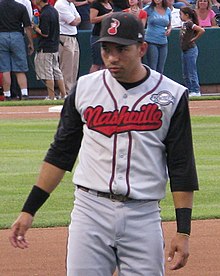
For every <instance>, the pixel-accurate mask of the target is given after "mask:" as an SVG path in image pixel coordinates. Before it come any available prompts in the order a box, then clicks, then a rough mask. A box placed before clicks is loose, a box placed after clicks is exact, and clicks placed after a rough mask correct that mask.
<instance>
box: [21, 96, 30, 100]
mask: <svg viewBox="0 0 220 276" xmlns="http://www.w3.org/2000/svg"><path fill="white" fill-rule="evenodd" d="M28 99H29V97H28V95H22V96H21V100H22V101H27V100H28Z"/></svg>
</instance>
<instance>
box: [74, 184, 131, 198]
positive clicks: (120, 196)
mask: <svg viewBox="0 0 220 276" xmlns="http://www.w3.org/2000/svg"><path fill="white" fill-rule="evenodd" d="M77 188H78V189H80V190H82V191H84V192H86V193H90V192H91V194H96V196H100V197H105V198H108V199H111V200H112V201H120V202H125V201H130V200H132V198H130V197H128V196H125V195H116V194H111V193H105V192H98V191H94V190H91V189H89V188H86V187H83V186H80V185H77Z"/></svg>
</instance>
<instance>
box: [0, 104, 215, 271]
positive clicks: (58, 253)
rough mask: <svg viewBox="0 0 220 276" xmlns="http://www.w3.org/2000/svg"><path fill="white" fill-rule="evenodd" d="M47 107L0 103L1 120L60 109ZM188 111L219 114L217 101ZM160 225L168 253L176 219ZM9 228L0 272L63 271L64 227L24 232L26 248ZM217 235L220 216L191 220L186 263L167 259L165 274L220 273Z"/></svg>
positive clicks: (0, 250)
mask: <svg viewBox="0 0 220 276" xmlns="http://www.w3.org/2000/svg"><path fill="white" fill-rule="evenodd" d="M50 107H51V106H50ZM48 109H49V106H27V107H25V106H22V107H0V120H1V119H31V118H35V119H37V118H42V119H43V118H59V113H51V112H48ZM190 112H191V114H192V115H207V116H212V115H213V116H216V115H217V116H219V115H220V101H195V102H194V101H192V102H190ZM163 229H164V236H165V243H166V247H165V255H166V257H167V253H168V249H169V243H170V240H171V237H172V236H173V234H174V232H175V223H174V222H166V223H163ZM9 231H10V230H0V276H64V275H65V256H66V240H67V228H66V227H58V228H46V229H41V228H39V229H30V230H29V231H28V234H27V239H28V240H29V243H30V246H29V248H28V249H26V250H19V249H15V248H12V246H10V244H9V241H8V236H9ZM219 235H220V220H205V221H193V222H192V236H191V238H190V253H191V255H190V258H189V261H188V264H187V266H186V267H185V268H183V269H181V270H179V271H175V272H171V271H169V265H168V264H167V262H166V276H218V275H220V254H219V249H220V238H219ZM85 276H87V275H85ZM103 276H105V275H103ZM129 276H132V275H129Z"/></svg>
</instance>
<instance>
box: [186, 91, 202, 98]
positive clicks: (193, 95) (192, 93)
mask: <svg viewBox="0 0 220 276" xmlns="http://www.w3.org/2000/svg"><path fill="white" fill-rule="evenodd" d="M200 96H201V93H200V92H190V93H189V97H200Z"/></svg>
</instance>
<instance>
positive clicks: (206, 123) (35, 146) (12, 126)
mask: <svg viewBox="0 0 220 276" xmlns="http://www.w3.org/2000/svg"><path fill="white" fill-rule="evenodd" d="M0 124H1V130H0V137H1V144H0V156H1V158H0V165H1V166H0V167H1V170H0V202H1V204H0V228H8V227H10V225H11V223H12V222H13V221H14V219H15V218H16V217H17V215H18V213H19V212H20V209H21V208H22V205H23V203H24V200H25V199H26V197H27V194H28V193H29V191H30V189H31V187H32V185H33V184H34V183H35V180H36V177H37V174H38V171H39V168H40V164H41V161H42V159H43V158H44V155H45V153H46V150H47V148H48V147H49V144H50V142H51V141H52V139H53V135H54V132H55V129H56V126H57V119H48V120H1V121H0ZM192 127H193V137H194V147H195V155H196V163H197V169H198V176H199V182H200V191H199V192H196V193H195V203H194V210H193V218H194V219H206V218H220V208H219V199H220V189H219V183H220V173H219V168H220V148H219V139H220V117H192ZM71 178H72V174H71V173H66V175H65V177H64V179H63V181H62V183H61V184H60V185H59V186H58V188H57V189H56V190H55V191H54V192H53V193H52V195H51V196H50V198H49V200H48V201H47V202H46V203H45V204H44V206H43V207H42V208H41V209H40V210H39V212H38V213H37V215H36V218H35V221H34V225H33V226H34V227H49V226H66V225H68V223H69V216H70V212H71V210H72V206H73V191H74V187H73V184H72V181H71ZM161 206H162V217H163V219H164V220H173V219H174V210H173V204H172V199H171V193H170V191H169V185H168V188H167V197H166V199H165V200H163V201H162V203H161Z"/></svg>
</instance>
